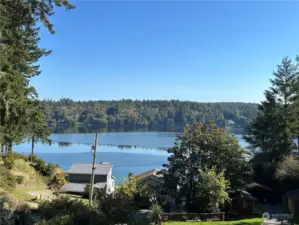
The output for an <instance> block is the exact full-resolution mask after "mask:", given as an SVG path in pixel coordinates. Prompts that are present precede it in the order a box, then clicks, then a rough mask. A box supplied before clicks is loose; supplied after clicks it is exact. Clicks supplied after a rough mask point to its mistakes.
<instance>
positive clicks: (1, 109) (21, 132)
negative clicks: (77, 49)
mask: <svg viewBox="0 0 299 225" xmlns="http://www.w3.org/2000/svg"><path fill="white" fill-rule="evenodd" d="M54 6H58V7H65V8H67V9H71V8H73V6H72V5H71V4H70V3H69V2H68V1H67V0H55V1H52V0H45V1H42V3H41V2H40V1H39V0H32V1H23V0H16V1H5V0H4V1H1V4H0V34H1V40H0V42H1V43H0V62H1V64H0V73H1V80H0V144H2V146H5V148H6V150H7V151H12V146H13V143H17V144H18V143H21V142H22V140H23V139H24V138H25V137H32V136H34V135H35V134H36V133H37V134H38V135H37V137H40V134H41V131H42V133H43V132H44V130H45V128H46V127H45V124H46V123H45V120H44V119H45V118H44V116H41V115H42V114H43V111H42V109H41V108H34V107H32V106H33V105H32V103H34V102H37V101H36V99H37V93H36V90H35V88H34V87H32V86H31V84H30V81H31V78H32V77H34V76H37V75H39V74H40V69H39V65H38V64H37V62H38V61H39V59H40V58H41V57H43V56H47V55H49V54H50V51H47V50H45V49H43V48H41V47H40V45H39V41H40V24H42V23H43V24H44V25H45V27H46V28H48V30H49V31H50V32H51V33H54V29H53V25H52V24H51V23H50V20H49V17H50V16H52V15H53V14H54V9H55V7H54ZM33 108H34V110H33ZM35 109H36V110H35ZM32 111H35V112H36V113H37V115H38V116H35V115H34V114H32V113H31V112H32ZM31 117H32V118H31ZM33 125H34V126H33ZM40 128H42V129H40ZM43 136H44V135H41V138H42V137H43Z"/></svg>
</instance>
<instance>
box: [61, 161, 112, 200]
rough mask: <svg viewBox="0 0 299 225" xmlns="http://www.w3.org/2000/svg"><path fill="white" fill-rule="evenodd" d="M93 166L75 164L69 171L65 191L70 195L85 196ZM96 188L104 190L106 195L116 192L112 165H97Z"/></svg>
mask: <svg viewBox="0 0 299 225" xmlns="http://www.w3.org/2000/svg"><path fill="white" fill-rule="evenodd" d="M91 172H92V164H88V163H74V164H72V166H71V168H70V169H69V170H68V171H67V181H68V183H67V184H66V185H64V187H63V190H64V191H65V192H68V193H74V194H84V192H85V187H86V185H87V184H90V181H91ZM94 186H95V187H96V188H99V189H102V190H103V191H104V193H105V194H110V193H113V192H114V188H115V178H114V177H113V176H112V164H111V163H108V162H102V163H98V164H95V171H94Z"/></svg>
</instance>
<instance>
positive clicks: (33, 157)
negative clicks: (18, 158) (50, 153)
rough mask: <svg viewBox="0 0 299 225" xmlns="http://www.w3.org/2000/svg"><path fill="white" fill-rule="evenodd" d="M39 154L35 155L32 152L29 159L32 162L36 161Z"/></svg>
mask: <svg viewBox="0 0 299 225" xmlns="http://www.w3.org/2000/svg"><path fill="white" fill-rule="evenodd" d="M37 159H38V158H37V156H36V155H34V154H30V155H29V156H28V160H29V161H30V162H33V163H35V162H36V161H37Z"/></svg>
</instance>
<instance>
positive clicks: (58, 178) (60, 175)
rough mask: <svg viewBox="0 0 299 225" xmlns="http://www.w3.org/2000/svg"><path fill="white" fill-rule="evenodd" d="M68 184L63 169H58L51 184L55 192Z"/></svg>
mask: <svg viewBox="0 0 299 225" xmlns="http://www.w3.org/2000/svg"><path fill="white" fill-rule="evenodd" d="M65 184H66V180H65V174H64V172H62V171H58V172H56V173H55V174H54V176H53V178H52V180H51V182H50V184H49V186H50V188H51V190H52V191H53V193H54V194H58V193H59V191H60V190H61V188H62V187H63V185H65Z"/></svg>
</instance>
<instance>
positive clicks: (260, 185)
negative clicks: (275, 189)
mask: <svg viewBox="0 0 299 225" xmlns="http://www.w3.org/2000/svg"><path fill="white" fill-rule="evenodd" d="M255 187H260V188H263V189H265V190H267V191H272V189H271V188H269V187H267V186H265V185H262V184H259V183H256V182H252V183H250V184H247V188H255Z"/></svg>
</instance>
